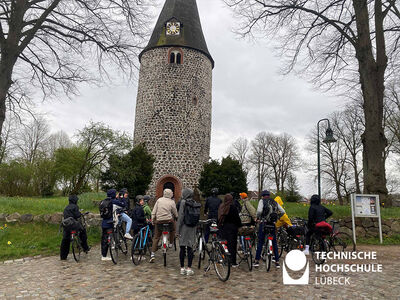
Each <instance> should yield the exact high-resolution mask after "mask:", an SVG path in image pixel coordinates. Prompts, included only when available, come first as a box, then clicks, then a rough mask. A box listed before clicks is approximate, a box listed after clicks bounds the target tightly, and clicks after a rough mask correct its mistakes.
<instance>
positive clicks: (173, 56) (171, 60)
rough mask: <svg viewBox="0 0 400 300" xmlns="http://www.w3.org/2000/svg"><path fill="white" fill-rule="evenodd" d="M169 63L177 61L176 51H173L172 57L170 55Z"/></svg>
mask: <svg viewBox="0 0 400 300" xmlns="http://www.w3.org/2000/svg"><path fill="white" fill-rule="evenodd" d="M169 63H170V64H174V63H175V53H174V52H172V53H171V55H170V57H169Z"/></svg>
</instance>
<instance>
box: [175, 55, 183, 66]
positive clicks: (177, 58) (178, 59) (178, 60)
mask: <svg viewBox="0 0 400 300" xmlns="http://www.w3.org/2000/svg"><path fill="white" fill-rule="evenodd" d="M181 58H182V55H181V54H180V53H178V54H176V63H177V64H178V65H180V64H181Z"/></svg>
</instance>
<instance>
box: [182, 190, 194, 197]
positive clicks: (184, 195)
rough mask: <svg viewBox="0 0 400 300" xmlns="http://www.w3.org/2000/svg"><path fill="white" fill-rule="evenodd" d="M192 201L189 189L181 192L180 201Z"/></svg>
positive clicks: (191, 193) (191, 192)
mask: <svg viewBox="0 0 400 300" xmlns="http://www.w3.org/2000/svg"><path fill="white" fill-rule="evenodd" d="M188 199H193V191H192V190H191V189H184V190H183V191H182V200H188Z"/></svg>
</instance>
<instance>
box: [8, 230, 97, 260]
mask: <svg viewBox="0 0 400 300" xmlns="http://www.w3.org/2000/svg"><path fill="white" fill-rule="evenodd" d="M4 225H5V224H0V261H5V260H9V259H18V258H23V257H29V256H35V255H59V253H60V244H61V239H62V233H60V234H59V233H58V229H59V226H58V225H52V224H47V223H29V224H18V223H13V224H11V223H10V224H7V226H6V227H4ZM87 233H88V243H89V245H95V244H98V243H99V242H100V238H101V229H100V228H95V227H91V228H89V229H88V232H87ZM9 242H10V244H9Z"/></svg>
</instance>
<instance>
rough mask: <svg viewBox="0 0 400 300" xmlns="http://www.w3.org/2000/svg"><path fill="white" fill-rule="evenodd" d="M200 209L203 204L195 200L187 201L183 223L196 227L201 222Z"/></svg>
mask: <svg viewBox="0 0 400 300" xmlns="http://www.w3.org/2000/svg"><path fill="white" fill-rule="evenodd" d="M200 208H201V204H200V203H198V202H196V201H194V200H186V201H185V208H184V209H185V211H184V213H185V215H184V218H183V223H184V224H185V225H186V226H189V227H194V226H196V225H197V224H198V223H199V221H200Z"/></svg>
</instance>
